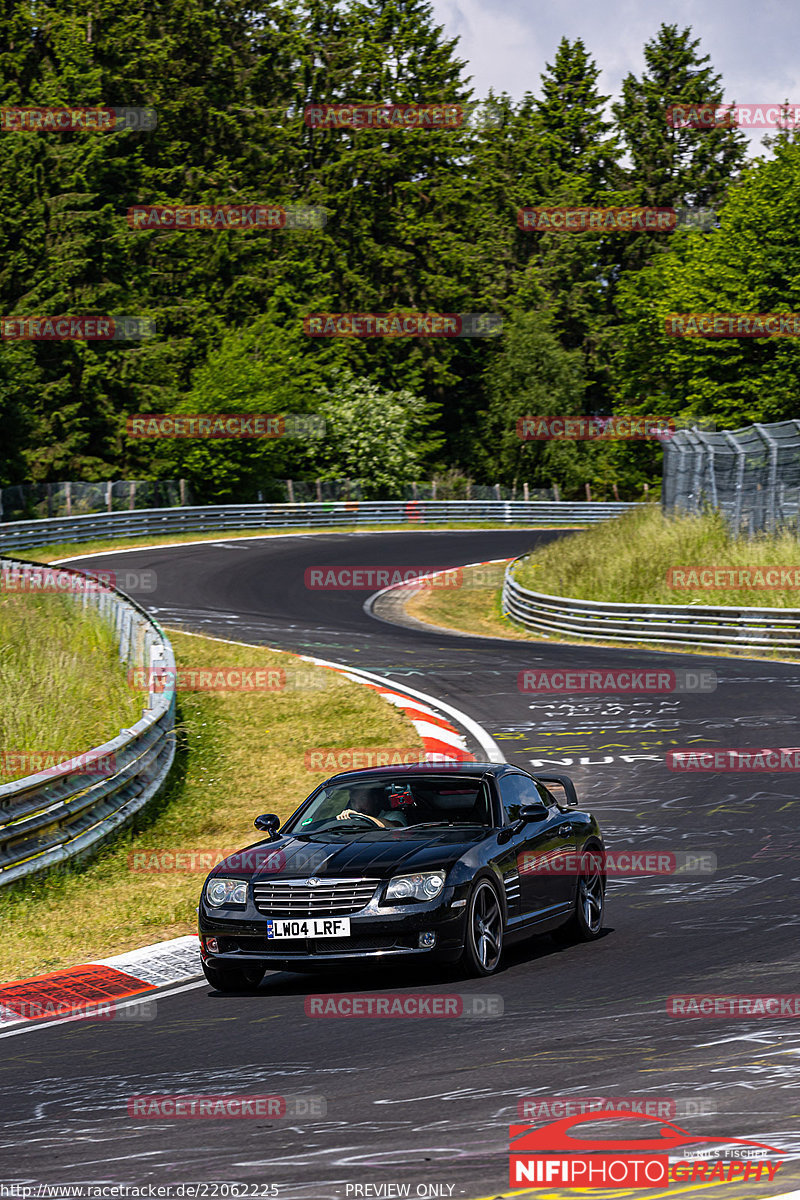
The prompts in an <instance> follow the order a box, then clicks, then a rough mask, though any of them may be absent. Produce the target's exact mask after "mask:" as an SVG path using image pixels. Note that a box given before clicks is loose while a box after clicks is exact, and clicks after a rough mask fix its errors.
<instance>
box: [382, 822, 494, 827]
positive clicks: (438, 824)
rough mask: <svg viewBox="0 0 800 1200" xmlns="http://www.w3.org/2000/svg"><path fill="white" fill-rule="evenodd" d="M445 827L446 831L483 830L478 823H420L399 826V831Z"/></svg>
mask: <svg viewBox="0 0 800 1200" xmlns="http://www.w3.org/2000/svg"><path fill="white" fill-rule="evenodd" d="M441 825H445V826H446V827H447V828H448V829H460V828H462V827H464V828H465V829H469V828H472V829H483V828H484V826H483V825H481V823H480V821H420V823H419V825H401V826H399V828H400V829H430V828H431V826H441Z"/></svg>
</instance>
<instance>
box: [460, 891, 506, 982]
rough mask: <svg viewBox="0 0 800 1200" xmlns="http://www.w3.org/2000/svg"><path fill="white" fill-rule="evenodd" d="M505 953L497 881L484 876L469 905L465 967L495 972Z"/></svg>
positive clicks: (481, 972) (474, 972)
mask: <svg viewBox="0 0 800 1200" xmlns="http://www.w3.org/2000/svg"><path fill="white" fill-rule="evenodd" d="M502 953H503V909H502V906H501V904H500V898H499V896H498V895H497V891H496V889H495V887H494V885H493V884H491V883H490V882H489V880H488V879H480V880H478V883H477V885H476V887H475V889H474V891H473V892H472V895H471V896H470V898H469V904H468V905H467V928H466V932H465V934H464V951H463V953H462V955H461V967H462V969H463V970H464V971H466V972H467V974H469V975H493V974H494V972H495V971H496V970H497V968H498V967H499V965H500V958H501V956H502Z"/></svg>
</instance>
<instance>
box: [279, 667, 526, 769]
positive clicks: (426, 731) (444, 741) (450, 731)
mask: <svg viewBox="0 0 800 1200" xmlns="http://www.w3.org/2000/svg"><path fill="white" fill-rule="evenodd" d="M300 657H301V658H302V659H303V661H304V662H310V663H313V664H314V665H315V666H318V667H328V668H329V669H330V670H332V671H336V672H337V674H339V675H343V676H344V677H345V679H350V680H352V682H353V683H361V684H363V685H364V686H365V687H369V688H372V690H373V691H375V692H377V694H378V695H379V696H382V697H383V699H384V700H387V701H388V702H389V704H393V705H394V706H395V707H396V708H400V709H402V710H403V712H405V714H406V716H407V717H408V719H409V720H410V721H411V724H412V725H413V726H414V728H415V729H416V731H417V733H418V734H419V736H420V738H421V739H422V744H423V746H424V754H425V756H426V757H427V758H428V760H429V761H432V762H440V761H441V760H442V758H447V759H450V760H456V761H458V762H475V761H476V759H475V755H474V754H472V753H471V752H470V750H469V748H468V745H467V739H466V737H465V736H464V734H463V733H459V731H458V729H456V727H455V725H454V724H453V722H452V720H450V719H448V718H453V720H455V721H456V722H457V723H458V724H459V725H461V727H462V729H466V730H467V731H468V732H469V733H470V734H471V735H472V737H473V739H474V740H475V741H476V742H477V744H478V745H479V746H480V748H481V750H482V751H483V753H484V755H485V757H486V760H487V761H488V762H505V758H504V756H503V753H502V751H501V750H500V747H499V746H498V745H497V743H496V742H495V741H494V739H493V738H492V737H490V736H489V734H488V733H487V732H486V730H485V729H484V728H483V726H481V725H479V724H478V722H477V721H473V720H472V718H471V717H468V716H467V714H466V713H463V712H461V711H460V710H459V709H457V708H453V706H452V705H450V704H444V703H443V702H442V701H441V700H437V699H435V697H433V696H429V695H428V694H427V693H426V692H419V691H417V690H416V689H415V688H409V687H406V685H405V684H402V685H400V684H394V683H392V684H387V682H386V680H385V679H383V678H382V677H381V676H380V675H374V674H373V673H372V672H371V671H362V670H361V669H360V668H359V667H345V666H342V665H341V663H333V662H328V661H327V659H324V658H314V657H313V656H311V655H307V654H303V655H300ZM434 706H435V707H434ZM437 709H438V711H436V710H437ZM444 713H447V714H448V715H447V716H444V715H443V714H444Z"/></svg>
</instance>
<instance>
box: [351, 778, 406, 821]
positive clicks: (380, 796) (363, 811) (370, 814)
mask: <svg viewBox="0 0 800 1200" xmlns="http://www.w3.org/2000/svg"><path fill="white" fill-rule="evenodd" d="M379 813H380V816H378V814H379ZM351 817H366V818H367V820H368V821H372V822H373V823H374V824H375V825H377V826H378V828H379V829H391V828H392V827H393V826H395V827H396V826H398V825H406V824H408V820H407V818H406V816H405V814H404V813H402V812H395V811H394V809H393V807H391V806H390V803H389V800H388V798H387V796H386V792H385V788H384V787H383V786H382V785H378V786H377V787H372V788H359V795H358V800H357V801H356V800H354V801H352V807H351V808H344V809H342V811H341V812H340V813H339V814H338V816H337V818H336V820H337V821H346V820H349V819H350V818H351Z"/></svg>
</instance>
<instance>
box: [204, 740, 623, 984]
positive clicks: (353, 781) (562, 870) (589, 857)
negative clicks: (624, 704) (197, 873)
mask: <svg viewBox="0 0 800 1200" xmlns="http://www.w3.org/2000/svg"><path fill="white" fill-rule="evenodd" d="M548 783H550V784H557V785H559V787H560V788H562V789H563V791H564V793H565V796H566V804H565V803H564V802H561V803H559V802H558V801H557V800H556V799H555V797H554V796H553V795H552V794H551V793H550V791H549V790H548V788H547V787H546V786H545V785H546V784H548ZM577 803H578V798H577V795H576V794H575V787H574V784H573V782H572V780H571V779H570V778H569V777H568V776H566V775H552V774H548V775H538V776H537V777H536V778H533V777H532V776H531V775H528V774H526V773H525V772H524V771H522V770H520V769H519V768H518V767H513V766H509V765H507V764H505V763H503V764H497V763H485V762H464V763H457V764H452V765H451V764H446V765H442V764H439V765H436V764H430V763H417V764H412V765H408V766H401V767H379V768H375V769H372V770H366V771H348V772H345V773H342V774H340V775H334V776H333V777H332V778H330V779H328V780H326V781H325V783H323V784H321V785H320V786H319V787H318V788H316V790H315V791H313V792H312V793H311V795H310V796H309V797H308V798H307V799H306V800H304V801H303V803H302V804H301V805H300V807H299V808H298V809H297V811H296V812H294V813H293V814H292V816H291V817H290V818H289V820H288V821H287V822H286V823H285V824H284V826H283V828H280V820H279V818H278V817H276V816H273V815H271V814H268V815H265V816H261V817H257V818H256V821H255V824H256V828H258V829H261V830H264V831H265V832H267V833H268V834H269V835H270V836H269V839H268V840H267V841H261V842H257V843H256V844H255V845H253V846H250V847H249V848H248V849H246V850H243V851H241V852H240V853H238V854H234V855H231V856H230V857H229V858H227V859H225V860H224V862H221V863H219V865H218V866H216V867H215V868H214V870H213V871H212V872H211V874H210V875H209V876H208V878H207V880H206V882H205V884H204V886H203V892H202V896H201V899H200V905H199V908H198V913H199V928H200V944H201V952H202V959H203V970H204V971H205V975H206V978H207V979H208V981H209V983H212V984H213V985H214V986H215V987H216V988H218V989H220V990H221V991H229V990H240V989H241V988H248V987H256V986H258V984H259V983H260V981H261V979H262V977H263V975H264V971H265V970H266V969H267V968H268V967H269V968H274V969H283V970H309V969H316V968H321V967H325V966H331V965H333V966H338V967H341V966H343V965H344V964H346V963H349V964H351V965H354V964H356V963H357V964H358V965H359V966H361V965H365V964H367V963H369V962H376V963H381V964H386V963H388V962H389V960H391V959H393V958H397V957H399V956H401V955H402V956H405V957H406V958H407V959H408V958H417V959H418V960H420V961H423V960H428V961H440V962H458V961H459V960H460V962H461V964H462V965H463V967H464V968H465V969H466V970H467V971H468V972H469V973H470V974H474V975H490V974H491V973H492V972H493V971H495V970H497V967H498V965H499V963H500V957H501V954H502V951H503V947H504V946H506V945H508V944H509V943H511V942H515V941H518V940H520V939H521V938H524V937H528V936H529V935H531V934H533V933H545V932H551V931H553V932H556V933H557V934H558V935H559V936H561V937H564V938H566V939H572V940H578V941H590V940H592V939H593V938H596V937H598V935H599V933H600V929H601V926H602V922H603V909H604V904H605V884H606V879H605V869H604V856H603V851H604V846H603V837H602V834H601V832H600V828H599V826H598V824H597V821H596V820H595V818H594V817H593V816H592V815H591V813H588V812H580V811H575V808H576V806H577Z"/></svg>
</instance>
